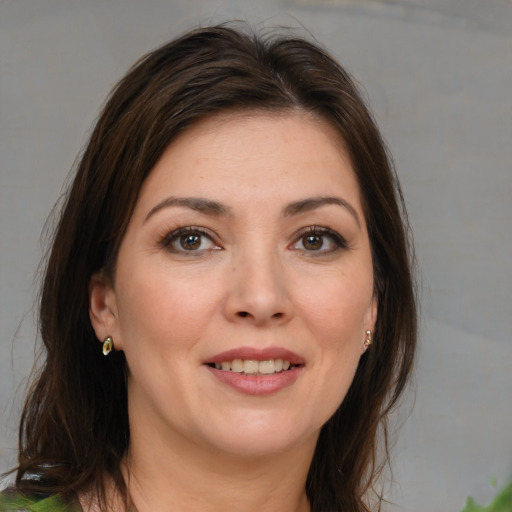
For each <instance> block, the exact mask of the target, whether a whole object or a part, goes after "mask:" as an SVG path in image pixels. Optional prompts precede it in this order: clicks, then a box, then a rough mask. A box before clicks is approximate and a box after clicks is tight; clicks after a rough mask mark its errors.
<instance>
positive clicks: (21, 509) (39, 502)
mask: <svg viewBox="0 0 512 512" xmlns="http://www.w3.org/2000/svg"><path fill="white" fill-rule="evenodd" d="M0 512H81V508H80V507H79V506H78V505H76V504H73V503H70V502H69V501H68V500H66V499H64V498H63V497H62V496H60V495H59V494H54V495H51V496H45V497H41V496H37V497H29V496H25V495H23V494H19V493H16V492H13V491H9V490H8V491H4V492H1V493H0Z"/></svg>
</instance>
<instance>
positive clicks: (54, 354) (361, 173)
mask: <svg viewBox="0 0 512 512" xmlns="http://www.w3.org/2000/svg"><path fill="white" fill-rule="evenodd" d="M229 109H230V110H238V111H246V110H259V111H261V110H262V111H268V112H283V111H284V112H286V111H289V110H296V109H301V110H303V111H305V112H310V113H313V114H315V115H317V116H319V117H321V118H323V119H325V120H326V121H327V122H329V123H330V124H331V125H332V126H333V127H334V128H335V129H336V130H337V131H338V133H339V135H340V137H341V139H342V140H343V141H344V143H345V147H346V149H347V151H348V153H349V155H350V158H351V161H352V165H353V168H354V171H355V173H356V175H357V179H358V182H359V185H360V189H361V197H362V202H363V208H364V212H365V216H366V223H367V226H368V232H369V237H370V243H371V248H372V254H373V264H374V271H375V272H374V274H375V293H376V296H377V299H378V315H377V323H376V327H375V333H374V340H375V343H374V344H373V346H372V347H371V349H370V350H368V351H367V352H366V353H365V354H364V355H363V356H362V357H361V359H360V362H359V366H358V368H357V372H356V375H355V378H354V381H353V383H352V385H351V387H350V389H349V392H348V394H347V396H346V397H345V399H344V400H343V403H342V404H341V406H340V407H339V409H338V410H337V411H336V413H335V414H334V416H333V417H332V418H331V419H330V420H329V421H328V422H327V423H326V424H325V425H324V427H323V428H322V431H321V433H320V437H319V440H318V444H317V448H316V452H315V455H314V458H313V461H312V464H311V467H310V471H309V475H308V480H307V493H308V497H309V500H310V503H311V507H312V510H313V511H318V512H320V511H321V512H326V511H338V510H347V511H365V510H369V508H368V507H369V505H368V504H367V502H366V501H365V499H366V498H365V494H366V493H367V491H368V490H369V489H370V488H372V487H373V485H374V483H375V479H376V477H377V476H378V474H379V471H380V467H381V466H380V464H379V463H378V461H379V457H378V451H377V444H378V440H379V438H380V437H381V436H380V435H379V432H380V429H381V428H383V429H384V430H383V433H384V441H385V446H386V448H385V452H386V453H385V455H386V456H385V458H387V442H386V440H387V433H386V429H385V426H386V418H387V416H388V413H389V412H390V410H391V408H392V407H393V406H394V405H395V404H396V402H397V400H398V398H399V397H400V395H401V393H402V392H403V390H404V387H405V385H406V382H407V380H408V376H409V374H410V371H411V367H412V362H413V359H414V350H415V342H416V307H415V293H414V286H413V279H412V277H411V259H410V247H409V243H408V239H409V236H408V227H407V222H406V215H405V209H404V204H403V199H402V196H401V192H400V187H399V184H398V181H397V178H396V175H395V173H394V171H393V168H392V165H391V163H390V159H389V158H388V155H387V152H386V149H385V146H384V144H383V141H382V138H381V136H380V134H379V131H378V129H377V127H376V125H375V123H374V121H373V119H372V117H371V115H370V113H369V112H368V110H367V108H366V107H365V104H364V101H363V100H362V99H361V96H360V95H359V93H358V91H357V89H356V87H355V86H354V83H353V81H352V80H351V79H350V77H349V76H348V75H347V73H346V72H345V71H344V70H343V69H342V68H341V67H340V66H339V64H337V63H336V62H335V61H334V60H333V59H332V58H331V57H330V56H329V55H328V54H327V53H326V52H325V51H323V50H321V49H320V48H319V47H318V46H316V45H315V44H312V43H310V42H307V41H305V40H303V39H301V38H297V37H275V36H271V37H265V38H263V37H261V36H257V35H254V34H252V33H249V32H248V31H245V30H238V29H236V28H233V27H230V26H226V25H221V26H214V27H208V28H201V29H196V30H193V31H191V32H189V33H187V34H186V35H184V36H182V37H181V38H179V39H177V40H174V41H172V42H170V43H168V44H166V45H165V46H162V47H161V48H158V49H157V50H155V51H153V52H151V53H149V54H148V55H146V56H145V57H143V58H142V59H141V60H140V61H139V62H138V63H136V64H135V66H134V67H133V68H132V69H131V70H130V71H129V72H128V74H127V75H126V76H125V77H124V78H123V79H122V80H121V81H120V82H119V84H118V85H117V86H116V88H115V89H114V91H113V92H112V94H111V96H110V98H109V100H108V101H107V103H106V105H105V107H104V109H103V112H102V113H101V115H100V117H99V120H98V122H97V124H96V127H95V129H94V131H93V133H92V135H91V138H90V141H89V143H88V145H87V147H86V148H85V151H84V153H83V155H82V157H81V161H80V163H79V165H78V169H77V173H76V177H75V179H74V181H73V183H72V184H71V186H70V189H69V191H68V194H67V199H66V202H65V204H64V207H63V210H62V213H61V217H60V222H59V224H58V226H57V228H56V230H55V234H54V238H53V244H52V247H51V251H50V253H49V258H48V263H47V267H46V273H45V275H44V280H43V284H42V290H41V298H40V329H41V336H42V340H43V343H44V349H45V352H46V354H45V356H46V357H45V361H44V365H43V367H42V369H41V371H40V373H39V374H38V375H37V378H36V379H35V381H34V384H33V386H32V388H31V391H30V393H29V396H28V399H27V401H26V404H25V408H24V411H23V415H22V418H21V425H20V438H19V443H20V450H19V466H18V469H17V477H16V485H17V486H18V489H19V490H21V491H23V492H37V491H46V492H59V493H63V494H66V493H73V492H76V491H77V490H81V489H84V488H86V487H87V486H92V488H93V489H96V490H97V491H98V493H99V496H100V497H101V496H103V497H104V488H103V477H104V475H105V472H107V473H108V474H110V475H111V476H112V477H113V478H114V481H115V482H116V484H117V485H118V487H119V488H120V490H121V491H122V492H125V491H124V489H125V488H124V484H123V479H122V476H121V472H120V463H121V460H122V458H123V456H124V454H125V453H126V450H127V447H128V444H129V440H130V433H129V428H128V414H127V392H126V386H125V369H126V362H125V359H124V356H123V354H122V353H121V352H118V353H115V354H114V355H113V356H112V355H111V356H110V357H109V358H103V357H102V355H101V350H100V347H101V344H100V343H99V342H98V340H97V339H96V337H95V334H94V331H93V329H92V327H91V323H90V320H89V314H88V285H89V281H90V279H91V276H92V275H93V274H94V273H95V272H98V271H99V270H103V271H104V272H105V273H106V274H107V275H109V274H111V273H112V270H113V266H114V265H115V261H116V256H117V252H118V248H119V245H120V242H121V239H122V237H123V235H124V232H125V229H126V227H127V224H128V221H129V219H130V216H131V213H132V210H133V208H134V205H135V203H136V201H137V196H138V193H139V190H140V188H141V185H142V183H143V181H144V179H145V178H146V177H147V176H148V174H149V173H150V172H151V169H152V168H153V167H154V165H155V164H156V162H157V161H158V159H159V158H160V156H161V155H162V153H163V151H164V150H165V149H166V148H167V146H168V145H169V144H170V143H171V142H172V141H173V139H174V138H175V137H176V136H177V135H178V134H179V133H180V132H182V131H183V130H186V129H187V127H188V126H190V125H191V124H193V123H195V122H197V121H198V120H200V119H202V118H204V117H205V116H209V115H214V114H215V113H218V112H222V111H226V110H229ZM33 473H36V474H39V475H40V478H38V479H27V475H29V474H33Z"/></svg>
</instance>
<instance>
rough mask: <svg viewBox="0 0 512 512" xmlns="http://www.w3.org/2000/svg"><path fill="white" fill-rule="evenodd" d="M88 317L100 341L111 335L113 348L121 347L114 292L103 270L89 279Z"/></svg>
mask: <svg viewBox="0 0 512 512" xmlns="http://www.w3.org/2000/svg"><path fill="white" fill-rule="evenodd" d="M89 318H90V319H91V324H92V327H93V329H94V332H95V333H96V337H97V338H98V340H99V341H100V342H103V340H105V338H107V337H108V336H111V337H112V338H113V340H114V348H115V349H116V350H121V349H122V342H121V336H119V325H118V315H117V304H116V294H115V291H114V288H113V287H112V285H111V284H110V280H109V279H107V278H106V276H105V274H104V273H103V272H101V271H100V272H98V273H96V274H94V275H93V276H92V277H91V280H90V281H89Z"/></svg>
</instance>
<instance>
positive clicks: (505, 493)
mask: <svg viewBox="0 0 512 512" xmlns="http://www.w3.org/2000/svg"><path fill="white" fill-rule="evenodd" d="M462 512H512V482H511V483H510V484H509V485H507V486H506V487H505V488H504V489H503V490H502V491H501V492H500V493H499V494H498V495H497V496H496V497H495V498H494V500H493V501H492V503H491V504H489V505H487V506H486V507H484V506H482V505H478V503H476V502H475V500H474V499H473V498H471V497H469V498H468V499H467V501H466V506H465V508H464V510H462Z"/></svg>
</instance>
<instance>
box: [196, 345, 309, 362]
mask: <svg viewBox="0 0 512 512" xmlns="http://www.w3.org/2000/svg"><path fill="white" fill-rule="evenodd" d="M234 359H255V360H256V361H267V360H269V359H286V361H290V363H291V364H293V365H304V363H305V361H304V359H303V358H302V357H300V356H299V355H298V354H296V353H295V352H292V351H291V350H287V349H285V348H280V347H268V348H254V347H239V348H234V349H231V350H226V351H225V352H221V353H220V354H216V355H215V356H213V357H211V358H209V359H207V360H206V361H205V364H211V363H222V362H224V361H233V360H234Z"/></svg>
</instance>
